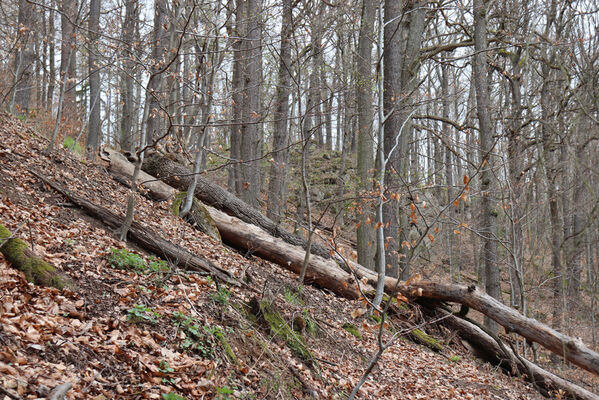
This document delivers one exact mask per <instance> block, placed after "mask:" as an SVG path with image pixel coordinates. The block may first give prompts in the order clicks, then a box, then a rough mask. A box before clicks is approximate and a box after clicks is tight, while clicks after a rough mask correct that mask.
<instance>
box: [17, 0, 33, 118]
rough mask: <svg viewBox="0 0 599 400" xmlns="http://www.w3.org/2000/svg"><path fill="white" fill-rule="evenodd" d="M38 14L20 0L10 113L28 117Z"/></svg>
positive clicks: (28, 4) (30, 5)
mask: <svg viewBox="0 0 599 400" xmlns="http://www.w3.org/2000/svg"><path fill="white" fill-rule="evenodd" d="M36 14H37V13H36V12H35V10H34V8H33V5H32V4H31V3H29V2H28V1H27V0H19V15H18V17H17V18H18V20H17V22H18V26H19V29H18V37H17V51H16V55H15V66H14V77H15V84H14V85H13V93H12V100H11V106H10V111H11V112H12V113H16V114H18V115H22V116H27V115H28V113H29V107H30V102H31V88H32V86H33V85H34V84H35V83H34V80H33V76H34V74H35V71H34V65H35V61H36V56H35V29H36V28H35V23H36V20H37V15H36Z"/></svg>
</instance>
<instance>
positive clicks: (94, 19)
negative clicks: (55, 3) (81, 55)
mask: <svg viewBox="0 0 599 400" xmlns="http://www.w3.org/2000/svg"><path fill="white" fill-rule="evenodd" d="M100 3H101V0H91V1H90V5H89V60H88V61H89V65H88V68H89V121H88V126H87V140H86V148H87V156H88V157H89V158H95V157H96V153H97V152H98V146H99V145H100V141H101V139H102V138H101V135H102V133H101V130H100V124H101V121H100V66H99V65H98V62H99V57H98V51H99V49H98V32H99V30H100V8H101V4H100Z"/></svg>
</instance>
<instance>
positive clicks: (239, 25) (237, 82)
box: [228, 0, 247, 196]
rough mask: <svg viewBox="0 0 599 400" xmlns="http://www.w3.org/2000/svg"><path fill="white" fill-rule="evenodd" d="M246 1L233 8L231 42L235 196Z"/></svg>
mask: <svg viewBox="0 0 599 400" xmlns="http://www.w3.org/2000/svg"><path fill="white" fill-rule="evenodd" d="M246 6H247V4H246V1H241V0H240V1H238V2H237V7H236V10H235V30H234V31H233V32H230V35H231V33H233V34H234V35H235V36H236V37H237V39H236V40H235V41H234V42H233V46H232V48H233V78H232V82H231V102H232V105H231V112H232V115H231V132H230V136H231V137H230V142H231V151H230V158H231V166H230V168H229V183H228V187H229V190H230V191H231V192H233V193H235V194H236V195H237V196H241V193H242V186H241V181H242V178H241V164H240V160H241V135H242V124H241V122H242V110H243V107H242V106H243V104H242V103H243V101H244V95H243V93H244V87H245V84H244V81H243V76H242V75H243V70H244V63H245V58H246V56H245V49H246V47H247V45H246V40H245V36H246V28H245V14H246V12H245V8H246Z"/></svg>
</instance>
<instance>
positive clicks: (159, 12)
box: [144, 0, 169, 143]
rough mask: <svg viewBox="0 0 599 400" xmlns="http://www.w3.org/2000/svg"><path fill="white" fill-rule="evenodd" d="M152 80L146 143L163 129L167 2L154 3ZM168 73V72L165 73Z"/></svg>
mask: <svg viewBox="0 0 599 400" xmlns="http://www.w3.org/2000/svg"><path fill="white" fill-rule="evenodd" d="M152 42H153V43H152V61H153V63H154V64H153V67H152V78H153V79H151V80H150V82H149V83H148V85H147V86H148V87H147V89H146V90H147V91H149V96H146V101H147V102H149V104H147V105H146V107H149V108H148V117H147V120H146V138H145V142H144V143H152V141H153V140H154V139H155V138H156V137H158V136H161V135H160V129H162V120H163V112H162V107H163V105H162V104H161V101H162V100H164V93H163V92H162V75H163V74H162V73H160V70H161V69H162V68H164V66H165V64H166V63H167V61H168V60H167V58H169V57H167V51H168V27H167V6H166V0H155V2H154V28H153V31H152ZM165 72H166V71H165Z"/></svg>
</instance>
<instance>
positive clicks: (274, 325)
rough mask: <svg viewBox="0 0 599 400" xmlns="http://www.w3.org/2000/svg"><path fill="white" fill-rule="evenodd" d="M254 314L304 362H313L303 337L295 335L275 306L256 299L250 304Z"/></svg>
mask: <svg viewBox="0 0 599 400" xmlns="http://www.w3.org/2000/svg"><path fill="white" fill-rule="evenodd" d="M250 306H251V308H252V312H253V313H254V314H256V316H257V317H258V319H259V320H263V321H265V322H266V324H268V328H269V330H270V332H271V334H272V335H273V336H276V337H278V338H280V339H281V340H283V341H285V343H287V346H289V348H290V349H291V350H292V351H293V352H294V353H295V354H296V355H297V356H298V357H299V358H300V359H302V360H303V361H305V362H306V363H308V364H311V363H312V362H313V359H314V357H313V356H312V353H311V352H310V349H308V347H307V346H306V344H305V343H304V341H303V339H302V337H301V336H300V335H298V334H297V333H295V332H294V331H293V329H291V327H290V326H289V324H288V323H287V322H286V321H285V319H284V318H283V316H282V315H281V314H280V313H279V312H278V311H277V309H276V308H275V306H274V305H273V304H272V303H271V302H270V301H268V300H262V301H258V299H256V298H255V297H254V298H252V300H251V302H250Z"/></svg>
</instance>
